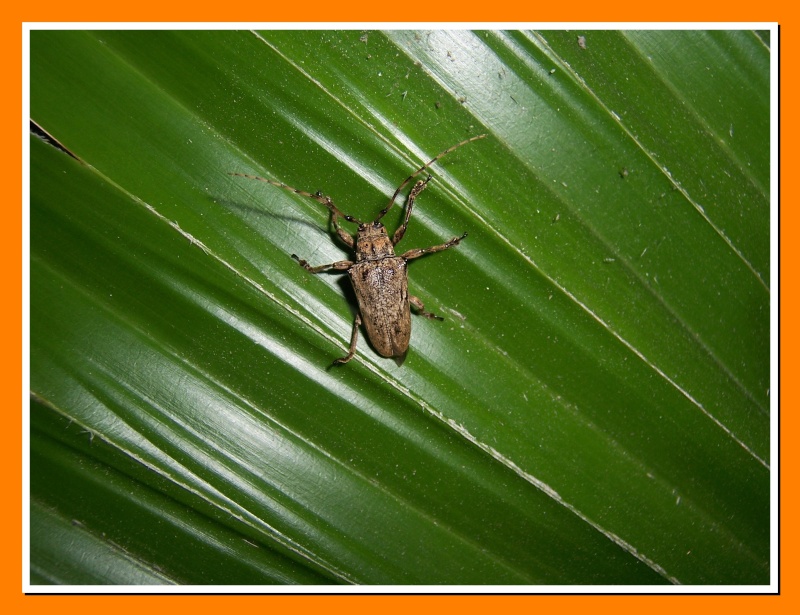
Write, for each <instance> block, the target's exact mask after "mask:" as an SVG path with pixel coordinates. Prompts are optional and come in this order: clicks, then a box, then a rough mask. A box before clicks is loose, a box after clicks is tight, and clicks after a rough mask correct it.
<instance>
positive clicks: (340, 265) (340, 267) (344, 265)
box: [292, 254, 354, 273]
mask: <svg viewBox="0 0 800 615" xmlns="http://www.w3.org/2000/svg"><path fill="white" fill-rule="evenodd" d="M292 258H293V259H294V260H296V261H297V262H298V263H300V266H301V267H302V268H303V269H305V270H306V271H308V272H310V273H321V272H322V271H328V270H329V269H336V271H347V270H348V269H350V267H352V266H353V264H354V263H353V261H336V262H335V263H331V264H329V265H319V266H317V267H312V266H311V265H309V264H308V261H304V260H303V259H302V258H300V257H299V256H297V254H292Z"/></svg>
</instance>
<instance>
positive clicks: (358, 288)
mask: <svg viewBox="0 0 800 615" xmlns="http://www.w3.org/2000/svg"><path fill="white" fill-rule="evenodd" d="M485 136H486V135H485V134H483V135H477V136H475V137H472V138H470V139H466V140H464V141H462V142H461V143H457V144H456V145H453V146H452V147H449V148H447V149H446V150H444V151H443V152H441V153H440V154H438V155H437V156H435V157H434V158H433V159H431V160H430V161H429V162H427V163H425V164H424V165H422V166H421V167H420V168H419V169H417V170H416V171H414V172H413V173H412V174H411V175H409V176H408V177H407V178H406V179H405V180H404V181H403V183H401V184H400V185H399V186H398V187H397V190H395V191H394V194H393V195H392V198H391V199H390V200H389V204H388V205H386V207H384V208H383V209H381V211H380V212H379V213H378V217H377V218H375V220H373V221H372V222H362V221H361V220H359V219H358V218H355V217H353V216H348V215H346V214H343V213H342V212H341V211H340V210H339V208H338V207H336V205H334V203H333V200H332V199H331V198H330V197H329V196H325V195H323V194H322V193H321V192H317V193H315V194H312V193H310V192H306V191H304V190H298V189H297V188H292V187H291V186H287V185H286V184H283V183H281V182H278V181H275V180H272V179H265V178H263V177H258V176H256V175H247V174H245V173H230V175H235V176H238V177H246V178H248V179H256V180H258V181H262V182H267V183H268V184H272V185H273V186H277V187H278V188H283V189H285V190H289V191H290V192H294V193H295V194H299V195H300V196H305V197H308V198H311V199H314V200H315V201H317V202H318V203H321V204H322V205H324V206H325V207H327V208H328V210H329V211H330V212H331V218H332V221H333V227H334V229H335V230H336V234H337V235H338V236H339V238H340V239H341V240H342V241H343V242H344V243H345V244H346V245H347V246H348V247H349V248H350V249H352V250H353V251H354V252H355V255H356V260H355V262H353V261H349V260H348V261H337V262H335V263H330V264H328V265H319V266H317V267H312V266H311V265H309V264H308V262H306V261H305V260H303V259H301V258H299V257H298V256H297V255H296V254H292V258H293V259H295V260H296V261H297V262H298V263H300V266H301V267H303V269H305V270H306V271H309V272H311V273H321V272H323V271H330V270H334V271H338V272H345V271H346V272H347V275H348V276H349V277H350V281H351V282H352V284H353V289H354V291H355V294H356V299H357V301H358V311H357V312H356V316H355V320H354V321H353V332H352V335H351V338H350V349H349V350H348V352H347V354H346V355H345V356H343V357H341V358H339V359H336V360H335V361H334V362H333V364H334V365H343V364H344V363H347V362H348V361H349V360H350V359H352V358H353V357H354V356H355V354H356V344H357V343H358V328H359V327H360V326H361V323H362V322H363V323H364V326H365V327H366V329H367V337H369V340H370V342H372V345H373V347H374V348H375V350H377V351H378V353H379V354H380V355H382V356H384V357H394V358H395V360H396V361H397V363H398V365H399V364H401V363H402V362H403V359H404V358H405V355H406V352H407V351H408V343H409V340H410V338H411V310H410V305H413V306H414V307H415V308H416V309H417V311H418V312H419V314H420V315H421V316H425V317H426V318H433V319H436V320H444V319H443V318H441V317H440V316H436V315H435V314H431V313H430V312H426V311H425V305H424V304H423V303H422V301H420V300H419V298H418V297H415V296H414V295H409V294H408V272H407V267H408V261H410V260H412V259H415V258H419V257H420V256H423V255H425V254H433V253H435V252H441V251H442V250H447V249H448V248H452V247H453V246H457V245H458V244H459V243H460V242H461V240H462V239H464V238H465V237H466V236H467V234H466V233H464V234H463V235H461V236H459V237H453V238H452V239H451V240H450V241H448V242H446V243H443V244H440V245H436V246H431V247H430V248H417V249H414V250H409V251H408V252H405V253H403V254H400V255H396V254H395V253H394V247H395V246H396V245H397V244H398V243H400V240H401V239H402V238H403V235H404V234H405V232H406V228H407V227H408V221H409V219H410V218H411V212H412V210H413V209H414V201H415V200H416V198H417V197H418V196H419V194H420V192H422V191H423V190H425V188H426V186H427V185H428V182H429V181H430V179H431V176H430V175H429V176H428V177H427V178H426V179H424V180H419V181H417V183H416V184H414V187H413V188H412V189H411V191H410V192H409V194H408V199H407V201H406V213H405V217H404V219H403V224H402V225H401V226H400V227H399V228H398V229H397V230H396V231H395V232H394V235H393V236H392V238H391V239H389V235H388V233H387V232H386V227H385V226H384V225H383V224H382V223H381V221H380V220H381V218H383V216H385V215H386V214H387V213H388V211H389V210H390V209H391V208H392V206H393V205H394V202H395V200H396V199H397V196H398V195H399V194H400V191H401V190H402V189H403V188H405V187H406V186H407V185H408V183H409V182H410V181H411V180H412V179H414V178H415V177H416V176H417V175H419V174H420V173H422V172H423V171H424V170H425V169H427V168H428V167H430V166H431V165H432V164H433V163H434V162H436V161H437V160H439V159H440V158H442V157H443V156H445V155H447V154H449V153H450V152H452V151H453V150H455V149H458V148H459V147H461V146H462V145H466V144H467V143H471V142H472V141H477V140H478V139H483V138H484V137H485ZM340 218H341V219H343V220H346V221H347V222H352V223H354V224H357V225H358V232H357V233H356V236H355V237H353V236H352V235H351V234H350V233H348V232H347V231H345V230H344V229H343V228H342V227H341V226H340V225H339V219H340Z"/></svg>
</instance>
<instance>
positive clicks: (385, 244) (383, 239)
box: [356, 222, 394, 262]
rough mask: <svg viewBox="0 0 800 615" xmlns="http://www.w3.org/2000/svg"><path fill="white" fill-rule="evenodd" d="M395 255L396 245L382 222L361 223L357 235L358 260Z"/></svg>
mask: <svg viewBox="0 0 800 615" xmlns="http://www.w3.org/2000/svg"><path fill="white" fill-rule="evenodd" d="M387 256H394V245H392V240H391V239H389V235H387V233H386V227H385V226H383V224H381V223H380V222H367V223H365V224H359V226H358V234H357V235H356V262H361V261H374V260H378V259H381V258H386V257H387Z"/></svg>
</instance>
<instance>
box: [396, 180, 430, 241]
mask: <svg viewBox="0 0 800 615" xmlns="http://www.w3.org/2000/svg"><path fill="white" fill-rule="evenodd" d="M429 181H431V176H430V175H428V178H427V179H426V180H425V181H422V180H419V181H418V182H417V183H416V184H414V187H413V188H412V189H411V192H409V193H408V202H407V204H406V217H405V219H404V220H403V225H402V226H401V227H400V228H398V229H397V230H396V231H395V232H394V236H393V237H392V245H393V246H396V245H397V244H398V243H400V240H401V239H402V238H403V235H405V233H406V227H407V226H408V221H409V219H410V218H411V210H412V209H414V200H415V199H416V198H417V197H418V196H419V193H420V192H422V191H423V190H425V187H426V186H427V185H428V182H429Z"/></svg>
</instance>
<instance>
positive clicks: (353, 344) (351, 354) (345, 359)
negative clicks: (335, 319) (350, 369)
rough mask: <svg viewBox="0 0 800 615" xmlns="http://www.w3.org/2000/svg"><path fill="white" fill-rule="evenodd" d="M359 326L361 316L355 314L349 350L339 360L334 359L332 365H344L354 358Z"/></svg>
mask: <svg viewBox="0 0 800 615" xmlns="http://www.w3.org/2000/svg"><path fill="white" fill-rule="evenodd" d="M360 326H361V314H360V313H357V314H356V319H355V320H354V321H353V335H352V337H351V338H350V350H348V351H347V354H346V355H345V356H343V357H342V358H341V359H336V360H335V361H334V362H333V364H334V365H344V364H345V363H347V362H348V361H349V360H350V359H352V358H353V357H354V356H356V344H357V343H358V328H359V327H360Z"/></svg>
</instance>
